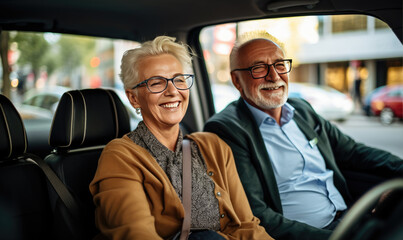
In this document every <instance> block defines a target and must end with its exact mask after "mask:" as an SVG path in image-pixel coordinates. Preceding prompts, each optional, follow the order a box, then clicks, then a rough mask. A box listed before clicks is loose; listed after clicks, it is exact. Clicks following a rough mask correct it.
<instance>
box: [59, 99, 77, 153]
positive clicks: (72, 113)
mask: <svg viewBox="0 0 403 240" xmlns="http://www.w3.org/2000/svg"><path fill="white" fill-rule="evenodd" d="M67 95H69V97H70V98H71V117H70V137H69V143H68V144H67V146H62V147H70V146H71V143H72V142H73V121H74V98H73V96H72V95H71V93H69V92H68V93H67Z"/></svg>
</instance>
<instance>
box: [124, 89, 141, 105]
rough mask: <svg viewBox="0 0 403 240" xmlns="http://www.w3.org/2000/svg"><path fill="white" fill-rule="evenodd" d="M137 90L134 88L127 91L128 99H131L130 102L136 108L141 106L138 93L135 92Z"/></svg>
mask: <svg viewBox="0 0 403 240" xmlns="http://www.w3.org/2000/svg"><path fill="white" fill-rule="evenodd" d="M135 91H136V90H132V89H126V90H125V93H126V96H127V99H129V102H130V104H131V105H132V106H133V107H134V108H139V107H140V103H139V100H138V97H137V94H136V93H135Z"/></svg>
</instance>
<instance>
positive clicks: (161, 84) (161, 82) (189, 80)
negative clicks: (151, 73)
mask: <svg viewBox="0 0 403 240" xmlns="http://www.w3.org/2000/svg"><path fill="white" fill-rule="evenodd" d="M193 79H194V75H193V74H181V75H177V76H175V77H173V78H164V77H151V78H149V79H147V80H144V81H142V82H140V83H139V84H137V85H136V86H134V87H133V88H132V89H135V88H137V87H139V86H141V85H143V84H146V85H147V88H148V90H149V91H150V92H152V93H160V92H163V91H164V90H165V89H166V88H167V87H168V81H171V82H172V83H173V85H174V86H175V87H176V88H177V89H178V90H187V89H189V88H191V87H192V85H193Z"/></svg>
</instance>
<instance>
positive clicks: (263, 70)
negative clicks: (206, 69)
mask: <svg viewBox="0 0 403 240" xmlns="http://www.w3.org/2000/svg"><path fill="white" fill-rule="evenodd" d="M291 64H292V59H283V60H279V61H276V62H275V63H273V64H265V63H261V64H257V65H255V66H252V67H248V68H238V69H234V70H232V71H231V72H234V71H249V72H250V73H251V75H252V78H254V79H258V78H264V77H266V76H267V75H269V72H270V67H271V66H273V67H274V70H275V71H276V72H277V73H278V74H286V73H289V72H290V71H291Z"/></svg>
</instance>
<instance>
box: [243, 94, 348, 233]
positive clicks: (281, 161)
mask: <svg viewBox="0 0 403 240" xmlns="http://www.w3.org/2000/svg"><path fill="white" fill-rule="evenodd" d="M245 103H246V105H247V106H248V108H249V110H250V111H251V112H252V114H253V116H254V118H255V120H256V123H257V125H258V126H259V130H260V132H261V134H262V136H263V140H264V143H265V145H266V150H267V153H268V155H269V158H270V160H271V164H272V166H273V170H274V175H275V177H276V181H277V185H278V189H279V192H280V198H281V204H282V207H283V215H284V217H286V218H288V219H291V220H296V221H299V222H304V223H306V224H309V225H311V226H314V227H318V228H323V227H326V226H327V225H328V224H330V223H331V222H332V221H333V219H334V216H335V215H336V212H337V211H342V210H345V209H346V208H347V206H346V204H345V202H344V200H343V197H342V196H341V194H340V192H339V191H338V190H337V189H336V187H335V186H334V183H333V171H332V170H329V169H326V165H325V161H324V159H323V157H322V155H321V153H320V152H319V149H318V147H317V146H316V142H315V141H310V140H311V139H309V140H308V139H307V138H306V137H305V135H304V134H303V133H302V131H301V130H300V129H299V127H298V126H297V124H296V123H295V121H294V120H293V117H294V108H293V107H292V106H291V105H290V104H288V103H286V104H285V105H284V106H283V107H282V113H281V120H280V122H281V126H279V125H278V124H277V122H276V121H275V120H274V119H273V118H272V117H271V116H270V115H269V114H267V113H265V112H263V111H260V110H259V109H257V108H255V107H252V106H251V105H249V104H248V103H247V102H246V101H245Z"/></svg>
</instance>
